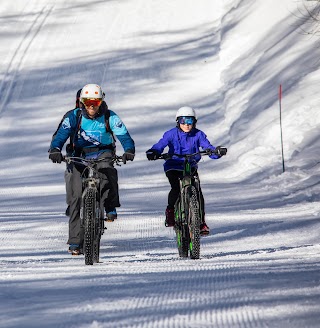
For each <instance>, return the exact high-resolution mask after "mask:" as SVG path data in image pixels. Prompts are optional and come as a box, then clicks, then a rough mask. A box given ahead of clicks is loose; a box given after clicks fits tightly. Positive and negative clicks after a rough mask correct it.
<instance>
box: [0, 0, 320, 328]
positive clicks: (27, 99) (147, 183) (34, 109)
mask: <svg viewBox="0 0 320 328" xmlns="http://www.w3.org/2000/svg"><path fill="white" fill-rule="evenodd" d="M302 3H303V2H302V1H301V2H299V1H294V0H282V1H276V0H269V1H263V0H242V1H241V0H225V1H222V0H220V1H218V0H198V1H195V0H172V1H165V0H161V1H160V0H152V1H150V0H130V1H125V0H122V1H114V0H108V1H90V2H88V1H83V0H76V1H72V2H71V1H66V0H55V1H53V0H28V1H25V0H15V1H9V0H2V1H1V4H0V38H1V45H2V46H1V48H0V76H1V82H0V83H1V84H0V118H1V119H0V155H1V170H0V175H1V178H0V181H1V189H0V204H1V206H0V241H1V243H0V270H1V275H0V281H1V288H0V326H2V327H68V328H71V327H94V328H96V327H99V328H100V327H320V323H319V322H320V313H319V302H320V286H319V282H320V264H319V259H320V255H319V253H320V234H319V230H320V219H319V217H320V208H319V200H320V197H319V191H320V187H319V180H320V173H319V166H320V160H319V154H320V142H319V138H318V136H319V126H320V114H319V108H320V97H319V90H318V88H319V79H320V73H319V66H320V61H319V51H320V50H319V49H320V48H319V41H318V39H317V38H316V37H311V36H307V35H305V34H304V33H303V31H304V30H305V29H307V28H309V25H308V24H307V22H306V20H305V19H304V17H303V15H301V9H302V8H303V7H302ZM308 3H309V4H310V3H311V4H312V2H308ZM87 83H98V84H100V85H101V86H102V88H103V89H104V90H105V92H106V101H107V103H108V105H109V107H110V108H111V109H113V110H115V111H116V112H117V113H118V114H119V116H120V117H121V118H122V119H123V120H124V122H125V124H126V125H127V127H128V129H129V131H130V133H131V135H132V137H133V138H134V140H135V142H136V150H137V155H136V158H135V160H134V162H132V163H128V164H127V165H125V166H122V167H120V168H119V170H118V172H119V185H120V189H121V203H122V207H121V208H120V209H119V211H118V212H119V219H118V220H117V221H116V222H114V223H108V230H107V232H106V234H105V235H104V236H103V240H102V254H101V261H102V263H99V264H96V265H94V266H85V265H84V260H83V257H76V258H74V257H73V258H72V257H71V256H70V255H69V254H68V253H67V252H66V250H67V245H66V240H67V230H68V221H67V218H66V217H65V216H64V210H65V207H66V205H65V191H64V180H63V174H64V166H63V165H54V164H52V163H51V162H50V161H49V160H48V154H47V150H48V147H49V143H50V140H51V135H52V133H53V132H54V130H55V129H56V126H57V124H58V123H59V121H60V119H61V117H62V115H63V114H64V113H65V112H66V111H67V110H69V109H71V108H73V106H74V101H75V93H76V91H77V90H78V89H79V88H81V87H82V86H83V85H84V84H87ZM280 84H282V87H283V99H282V120H283V121H282V126H283V141H284V159H285V169H286V171H285V172H284V173H283V171H282V158H281V143H280V126H279V101H278V89H279V85H280ZM183 105H190V106H193V107H194V108H195V109H196V110H197V113H198V116H199V120H198V127H199V128H200V129H202V130H204V131H205V132H206V134H207V135H208V137H209V139H210V140H211V141H212V144H214V145H220V144H222V145H225V146H227V147H228V155H227V156H226V157H224V158H222V159H220V160H218V161H211V160H209V159H208V158H204V160H203V161H202V162H201V163H200V169H199V170H200V177H201V181H202V188H203V192H204V195H205V199H206V213H207V215H206V218H207V219H206V220H207V222H208V224H209V226H210V227H211V231H212V233H211V235H210V236H208V237H206V238H203V239H202V240H201V242H202V248H201V259H200V260H198V261H192V260H188V259H179V258H178V255H177V251H176V247H175V241H174V233H173V230H172V229H168V228H165V227H164V223H163V222H164V214H163V212H164V209H165V206H166V200H167V192H168V182H167V180H166V178H165V176H164V174H163V171H162V164H163V163H162V162H161V161H157V162H148V161H147V160H146V158H145V154H144V153H145V151H146V150H147V149H148V148H150V146H151V145H152V144H153V143H155V142H156V141H157V140H158V139H159V138H160V137H161V136H162V134H163V132H164V131H165V130H167V129H169V128H171V127H173V126H174V117H175V113H176V110H177V109H178V108H179V107H180V106H183ZM121 152H122V149H121V146H120V145H119V146H118V153H119V154H121Z"/></svg>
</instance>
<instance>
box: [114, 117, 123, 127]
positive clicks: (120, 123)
mask: <svg viewBox="0 0 320 328" xmlns="http://www.w3.org/2000/svg"><path fill="white" fill-rule="evenodd" d="M122 124H123V123H122V121H121V120H120V119H118V120H116V121H115V127H117V128H119V129H120V128H121V127H122Z"/></svg>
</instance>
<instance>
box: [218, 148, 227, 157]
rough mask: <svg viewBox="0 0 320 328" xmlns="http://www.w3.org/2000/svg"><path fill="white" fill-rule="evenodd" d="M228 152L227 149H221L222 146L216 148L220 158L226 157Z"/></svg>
mask: <svg viewBox="0 0 320 328" xmlns="http://www.w3.org/2000/svg"><path fill="white" fill-rule="evenodd" d="M227 151H228V150H227V148H226V147H221V146H218V147H216V153H217V155H218V156H219V157H222V156H224V155H226V154H227Z"/></svg>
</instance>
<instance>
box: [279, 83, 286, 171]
mask: <svg viewBox="0 0 320 328" xmlns="http://www.w3.org/2000/svg"><path fill="white" fill-rule="evenodd" d="M281 101H282V85H281V84H280V85H279V110H280V139H281V155H282V172H283V173H284V172H285V167H284V156H283V137H282V118H281V111H282V108H281Z"/></svg>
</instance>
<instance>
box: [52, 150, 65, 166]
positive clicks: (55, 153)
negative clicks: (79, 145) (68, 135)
mask: <svg viewBox="0 0 320 328" xmlns="http://www.w3.org/2000/svg"><path fill="white" fill-rule="evenodd" d="M49 159H51V160H52V162H53V163H59V164H61V162H62V160H63V156H62V154H61V151H60V149H58V148H52V149H50V151H49Z"/></svg>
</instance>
